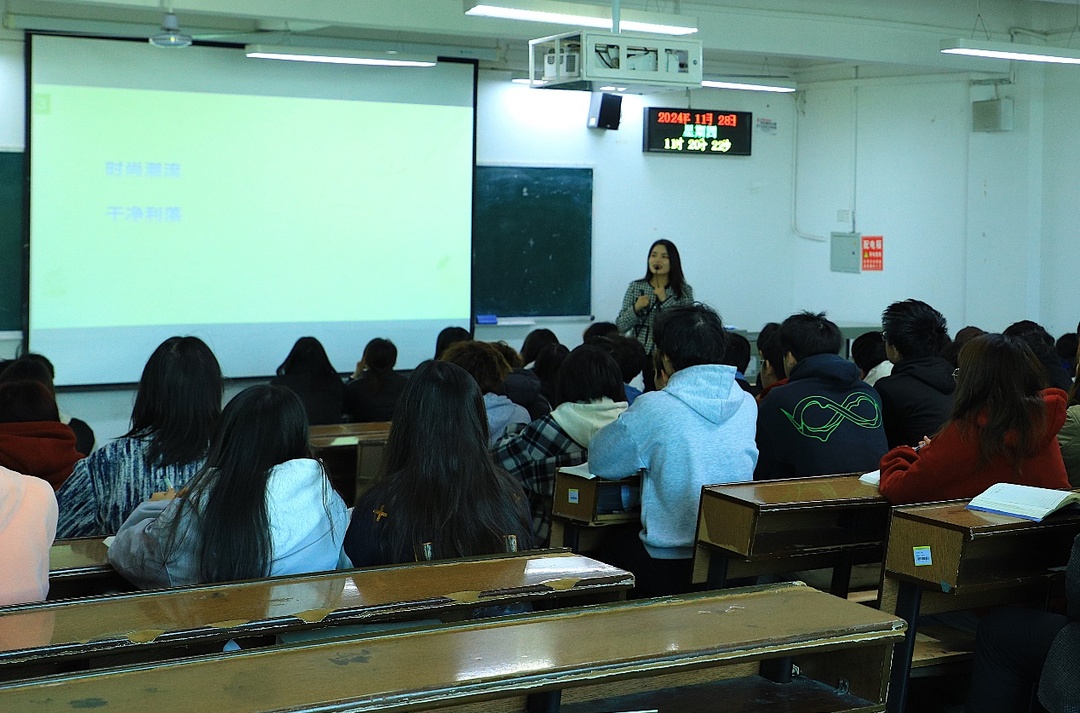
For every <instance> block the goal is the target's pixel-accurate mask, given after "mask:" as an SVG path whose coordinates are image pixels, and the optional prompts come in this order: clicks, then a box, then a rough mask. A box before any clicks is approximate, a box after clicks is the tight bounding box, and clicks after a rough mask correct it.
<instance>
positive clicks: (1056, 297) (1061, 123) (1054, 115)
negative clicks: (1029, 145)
mask: <svg viewBox="0 0 1080 713" xmlns="http://www.w3.org/2000/svg"><path fill="white" fill-rule="evenodd" d="M1044 95H1045V97H1046V99H1045V106H1044V129H1043V137H1042V138H1043V150H1042V156H1043V174H1042V214H1043V222H1042V233H1043V251H1042V275H1041V278H1042V279H1041V284H1042V295H1041V297H1042V313H1043V316H1044V319H1045V323H1046V325H1047V327H1048V328H1049V329H1051V330H1052V332H1053V333H1054V334H1061V333H1063V332H1065V331H1067V330H1070V329H1076V323H1077V321H1080V291H1078V290H1077V271H1078V266H1080V211H1078V210H1077V206H1080V138H1078V137H1080V133H1078V131H1077V125H1078V124H1080V71H1077V70H1076V68H1075V67H1058V68H1050V69H1048V70H1047V74H1046V83H1045V87H1044Z"/></svg>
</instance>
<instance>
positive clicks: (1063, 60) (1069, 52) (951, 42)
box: [941, 38, 1080, 64]
mask: <svg viewBox="0 0 1080 713" xmlns="http://www.w3.org/2000/svg"><path fill="white" fill-rule="evenodd" d="M941 52H942V54H962V55H966V56H968V57H990V58H992V59H1014V60H1017V61H1020V62H1052V63H1055V64H1080V50H1074V49H1070V48H1068V47H1047V46H1045V45H1023V44H1019V43H1016V42H984V41H982V40H965V39H962V38H956V39H948V40H942V41H941Z"/></svg>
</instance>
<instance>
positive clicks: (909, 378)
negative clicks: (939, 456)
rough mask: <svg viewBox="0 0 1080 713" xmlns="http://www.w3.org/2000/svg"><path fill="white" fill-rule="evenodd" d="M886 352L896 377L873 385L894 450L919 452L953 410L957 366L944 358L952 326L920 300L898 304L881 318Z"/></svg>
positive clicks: (884, 379) (893, 374) (893, 305)
mask: <svg viewBox="0 0 1080 713" xmlns="http://www.w3.org/2000/svg"><path fill="white" fill-rule="evenodd" d="M881 329H882V334H883V335H884V337H883V341H884V343H885V353H886V354H887V355H888V357H889V361H891V362H892V364H893V370H892V374H890V375H889V376H886V377H883V378H882V379H880V380H879V381H878V382H877V383H875V384H874V388H875V389H877V392H878V394H880V395H881V415H882V418H883V419H884V421H885V438H886V439H887V440H888V441H889V448H895V447H896V446H912V447H915V446H916V445H918V444H919V442H920V441H922V439H923V438H929V437H931V436H934V435H936V434H937V432H938V431H939V430H940V429H941V427H942V426H943V425H945V422H946V421H948V420H949V415H950V414H951V413H952V407H953V391H955V390H956V380H955V379H954V378H953V365H952V364H950V363H949V362H948V361H947V360H946V359H945V358H944V357H943V356H942V354H943V353H944V351H945V349H946V348H947V347H948V346H949V332H948V324H947V323H946V322H945V317H944V316H942V314H941V312H938V311H937V310H936V309H934V308H933V307H931V306H930V305H928V304H926V303H925V302H922V301H920V300H903V301H902V302H893V303H892V304H891V305H889V306H888V307H886V308H885V311H884V312H883V313H882V314H881Z"/></svg>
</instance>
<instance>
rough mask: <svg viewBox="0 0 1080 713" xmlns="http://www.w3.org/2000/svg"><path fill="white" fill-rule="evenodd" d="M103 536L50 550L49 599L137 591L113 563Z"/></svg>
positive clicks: (61, 543) (63, 542)
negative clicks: (115, 568)
mask: <svg viewBox="0 0 1080 713" xmlns="http://www.w3.org/2000/svg"><path fill="white" fill-rule="evenodd" d="M103 540H104V538H101V537H78V538H74V539H70V540H57V541H56V542H54V543H53V546H52V547H51V548H50V549H49V599H69V598H72V597H88V596H91V595H94V594H105V593H108V592H130V591H132V590H133V589H135V587H134V586H132V585H131V583H130V582H128V581H127V580H126V579H124V578H123V577H121V576H120V575H119V574H118V573H117V572H116V570H114V569H113V566H112V565H111V564H110V563H109V555H108V552H109V548H107V547H106V546H105V544H104V542H103Z"/></svg>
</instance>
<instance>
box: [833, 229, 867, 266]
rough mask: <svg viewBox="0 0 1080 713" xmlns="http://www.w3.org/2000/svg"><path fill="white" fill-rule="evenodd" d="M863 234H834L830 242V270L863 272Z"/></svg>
mask: <svg viewBox="0 0 1080 713" xmlns="http://www.w3.org/2000/svg"><path fill="white" fill-rule="evenodd" d="M861 239H862V233H833V234H832V236H831V238H830V242H829V269H830V270H832V271H833V272H855V273H861V272H862V244H861V242H860V241H861Z"/></svg>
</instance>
